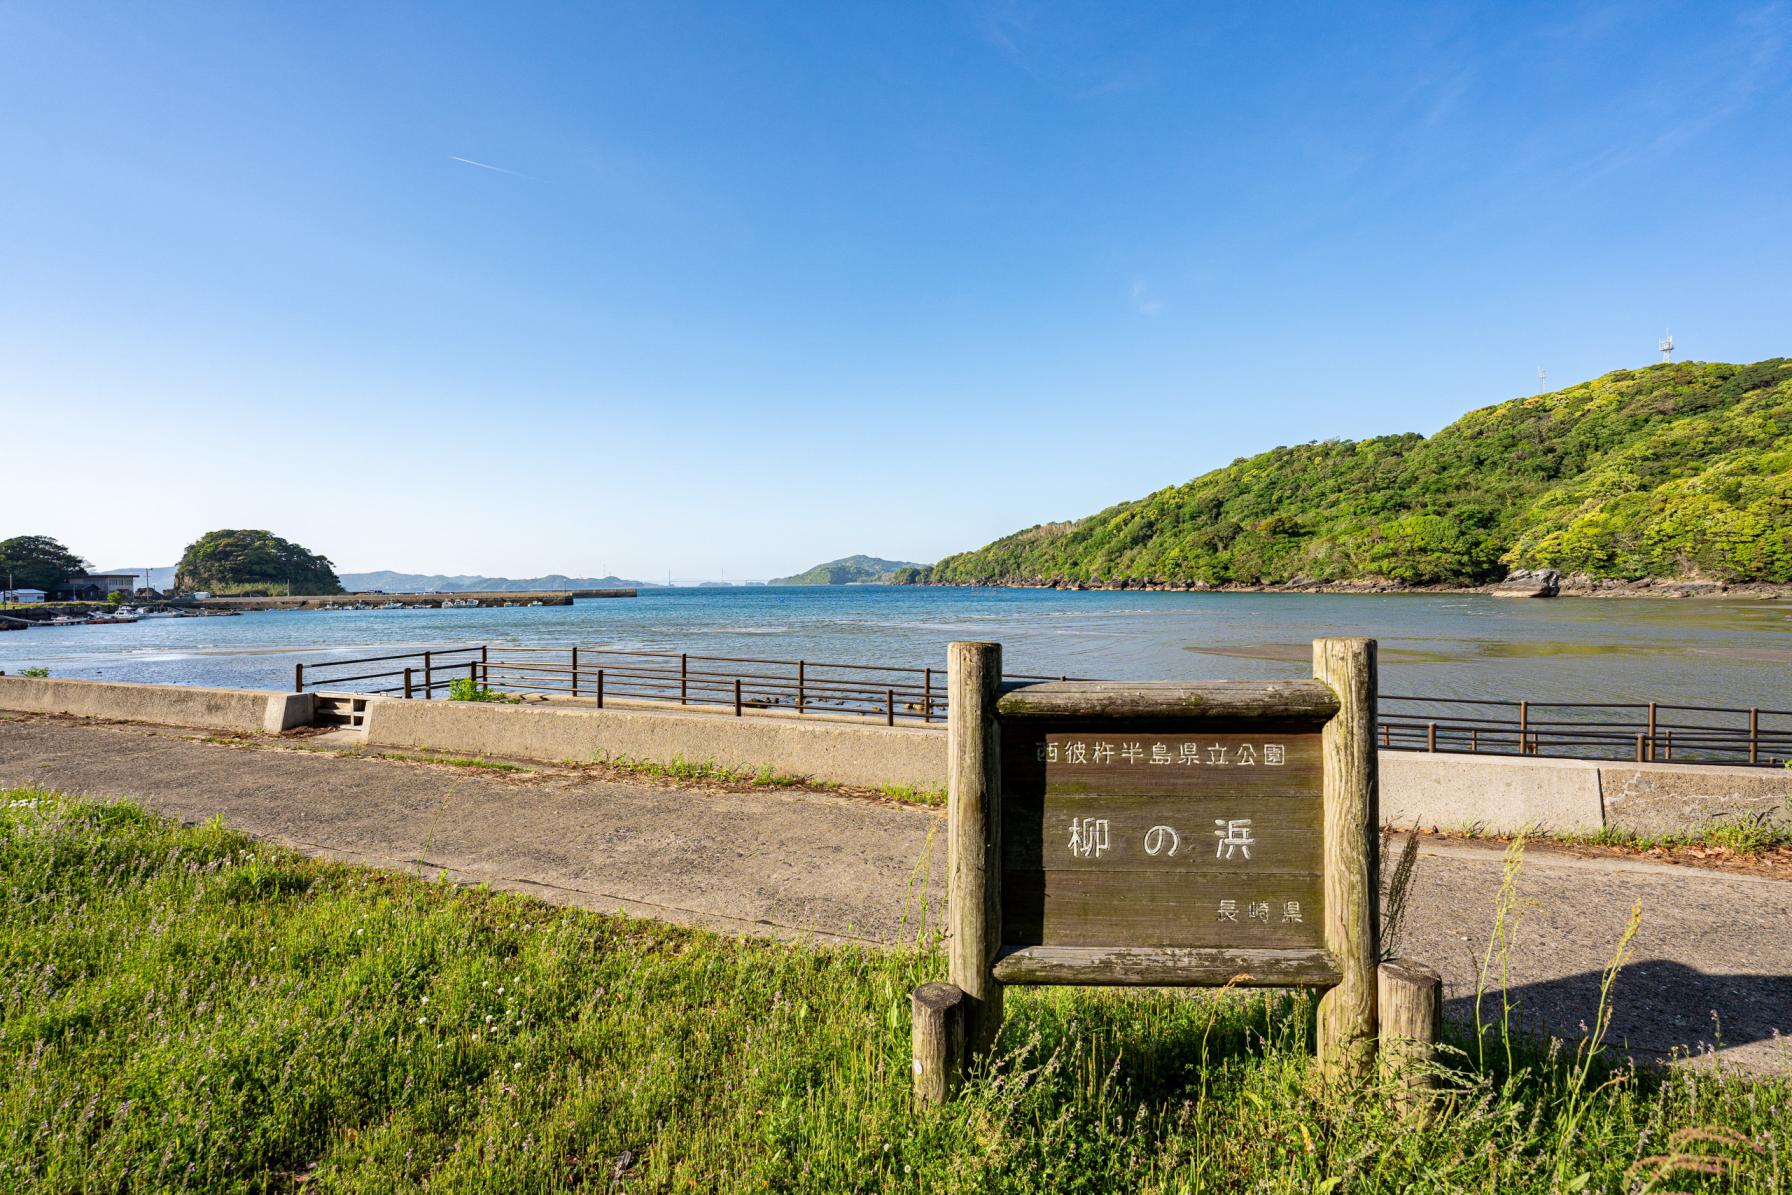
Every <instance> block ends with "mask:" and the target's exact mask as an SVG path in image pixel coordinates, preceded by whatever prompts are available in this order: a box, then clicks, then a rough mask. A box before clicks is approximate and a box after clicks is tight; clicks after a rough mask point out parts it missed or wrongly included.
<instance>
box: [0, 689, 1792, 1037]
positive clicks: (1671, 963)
mask: <svg viewBox="0 0 1792 1195" xmlns="http://www.w3.org/2000/svg"><path fill="white" fill-rule="evenodd" d="M34 784H35V785H42V786H44V787H47V788H52V789H58V790H61V791H65V792H70V793H83V794H91V795H95V796H120V797H130V798H132V799H134V800H137V801H140V802H142V803H143V804H145V805H146V806H148V807H149V808H152V809H155V810H157V811H159V812H161V813H163V814H166V815H168V816H171V817H176V818H179V819H181V820H183V821H188V822H196V821H202V820H204V819H207V818H210V817H212V816H214V815H219V816H221V817H222V818H223V819H224V821H225V822H226V823H228V824H230V825H232V826H234V827H236V828H238V829H241V830H244V831H246V832H248V833H250V834H254V835H257V836H260V837H263V838H266V839H269V840H271V841H275V842H280V843H283V844H285V845H288V846H291V847H294V848H296V849H298V850H302V851H305V852H307V853H310V854H313V855H317V856H320V857H327V858H332V859H340V860H343V861H347V862H354V863H363V864H370V865H373V866H378V867H387V868H393V869H398V870H404V871H412V872H416V873H420V874H424V875H429V876H434V875H437V874H439V873H445V874H447V875H448V876H449V877H451V878H452V879H455V880H457V881H461V882H470V883H481V882H483V883H488V884H491V885H492V886H493V887H501V888H508V889H515V890H518V891H524V892H529V893H532V894H534V895H537V896H540V897H543V898H544V899H547V900H553V901H558V902H561V903H567V904H575V905H580V906H584V907H587V908H592V909H599V910H604V911H615V910H619V911H622V912H627V913H631V914H635V915H639V916H651V917H659V918H664V919H668V920H674V921H679V922H683V923H687V924H693V925H698V926H703V927H707V928H711V929H718V930H722V931H726V932H734V933H755V934H776V935H779V936H806V937H810V938H813V939H815V940H817V941H822V942H830V941H863V942H874V943H892V942H897V941H912V940H913V939H914V938H915V936H916V935H917V933H918V932H920V931H921V929H922V928H923V926H926V925H932V924H937V922H938V913H939V909H940V907H941V898H940V893H941V888H942V885H943V881H944V876H945V840H944V833H943V830H944V826H943V818H942V813H941V811H939V810H935V809H925V808H917V807H913V806H905V805H900V804H896V803H894V802H890V801H884V800H876V799H871V798H869V797H866V796H859V795H838V794H829V793H815V792H805V791H791V790H760V789H755V788H751V787H746V786H741V785H733V786H724V785H707V784H699V785H692V786H681V785H677V784H673V783H668V782H665V781H648V780H640V779H634V778H619V777H618V776H617V775H616V774H614V773H611V774H608V775H605V776H594V775H591V774H589V773H583V772H578V771H569V770H564V769H541V770H538V771H524V772H495V771H490V770H486V769H477V768H457V767H451V766H447V765H441V764H433V763H417V762H405V761H396V760H389V759H378V758H354V757H349V756H344V755H339V754H335V753H332V752H327V751H321V750H315V749H312V750H305V749H295V748H281V747H270V746H269V745H267V744H266V743H265V742H262V743H257V744H247V745H231V744H228V743H221V742H208V741H203V740H202V739H201V737H200V736H197V735H194V734H191V733H188V732H175V731H166V730H151V729H149V728H144V727H131V726H122V725H115V724H92V723H81V722H75V721H69V720H62V719H50V718H33V717H18V716H13V717H10V718H8V719H7V720H4V721H0V786H6V787H15V786H21V785H34ZM1501 876H1502V846H1501V845H1500V844H1480V843H1474V842H1464V841H1460V840H1450V841H1440V840H1428V841H1425V842H1424V843H1423V844H1422V845H1421V848H1420V858H1419V861H1418V865H1417V870H1416V878H1415V882H1414V887H1413V892H1412V898H1411V901H1410V904H1409V911H1408V913H1407V923H1406V929H1405V932H1404V934H1403V937H1402V939H1401V942H1400V951H1401V953H1403V954H1406V955H1408V956H1410V957H1413V958H1417V959H1420V960H1422V961H1424V962H1427V963H1429V964H1431V965H1432V966H1435V967H1437V968H1438V970H1439V971H1441V972H1442V973H1443V975H1444V977H1445V984H1446V997H1447V999H1448V1004H1447V1006H1446V1015H1448V1016H1449V1017H1450V1018H1451V1019H1453V1020H1456V1021H1459V1022H1470V1023H1472V1021H1473V1019H1474V1003H1475V1002H1474V993H1475V988H1476V974H1477V970H1478V967H1479V964H1480V961H1481V959H1482V957H1483V953H1484V951H1485V949H1486V946H1487V941H1488V935H1489V931H1490V929H1491V927H1492V923H1493V910H1494V902H1495V895H1496V893H1497V892H1498V890H1499V887H1500V881H1501ZM1519 895H1520V897H1521V904H1520V907H1519V908H1520V916H1519V918H1518V922H1517V929H1516V932H1515V935H1514V945H1513V949H1512V952H1511V956H1510V980H1509V989H1508V990H1509V992H1510V994H1511V996H1512V997H1513V998H1514V999H1515V1000H1516V1001H1517V1013H1516V1016H1517V1019H1518V1020H1519V1021H1520V1022H1521V1023H1522V1024H1524V1025H1526V1026H1527V1027H1529V1028H1532V1029H1534V1030H1541V1031H1545V1032H1550V1033H1554V1034H1556V1035H1557V1036H1561V1037H1564V1038H1566V1039H1568V1040H1569V1041H1570V1042H1573V1041H1576V1040H1578V1039H1579V1037H1580V1036H1581V1033H1582V1026H1583V1025H1584V1024H1590V1023H1591V1022H1592V1021H1593V1019H1594V1016H1595V1013H1596V1009H1597V1004H1598V991H1599V981H1600V973H1601V970H1602V968H1603V967H1604V966H1605V965H1606V963H1607V962H1608V961H1609V960H1610V958H1611V956H1612V954H1613V951H1614V950H1615V949H1616V947H1617V944H1618V941H1619V939H1620V937H1621V935H1622V933H1623V931H1624V926H1625V923H1626V921H1627V919H1628V917H1629V915H1630V911H1631V908H1632V905H1633V904H1637V903H1640V905H1641V908H1642V927H1641V930H1640V932H1639V933H1638V935H1637V938H1636V944H1635V956H1634V958H1633V959H1632V961H1631V962H1630V963H1629V965H1628V966H1627V967H1626V968H1625V970H1624V972H1623V974H1622V976H1621V978H1620V979H1619V981H1618V986H1617V998H1616V1015H1615V1017H1614V1020H1613V1024H1612V1029H1611V1035H1610V1038H1611V1040H1612V1041H1613V1042H1615V1043H1618V1044H1621V1045H1625V1046H1627V1047H1628V1048H1629V1049H1631V1050H1633V1051H1635V1052H1636V1053H1638V1054H1639V1055H1642V1056H1648V1057H1665V1056H1667V1055H1669V1054H1670V1053H1672V1052H1674V1051H1692V1052H1695V1053H1698V1054H1709V1055H1710V1056H1712V1057H1715V1059H1716V1061H1718V1062H1719V1063H1720V1064H1722V1065H1727V1066H1734V1067H1737V1068H1739V1069H1746V1070H1752V1071H1769V1070H1777V1071H1788V1070H1792V1054H1789V1053H1788V1049H1787V1047H1786V1046H1785V1045H1784V1044H1783V1043H1782V1041H1781V1039H1780V1034H1781V1032H1782V1031H1788V1032H1792V934H1788V933H1787V930H1788V928H1792V882H1788V881H1786V880H1783V879H1779V878H1775V876H1774V875H1773V874H1765V875H1760V874H1746V873H1742V872H1738V871H1735V870H1729V871H1725V870H1713V869H1706V868H1700V867H1689V866H1681V865H1675V864H1671V863H1664V862H1660V861H1657V860H1653V859H1649V858H1646V857H1645V858H1631V857H1623V856H1620V855H1615V854H1609V853H1589V852H1585V851H1578V852H1577V851H1571V850H1556V849H1550V848H1547V847H1542V846H1537V845H1533V846H1532V847H1531V848H1530V849H1529V850H1528V852H1527V855H1526V858H1525V861H1524V864H1523V870H1522V872H1521V877H1520V883H1519ZM1496 965H1497V964H1496ZM1483 1007H1484V1012H1485V1015H1486V1016H1487V1017H1489V1018H1491V1019H1494V1020H1497V1019H1498V1018H1499V1016H1500V1011H1499V990H1498V978H1497V975H1496V976H1495V977H1494V978H1493V980H1492V986H1491V988H1490V995H1489V997H1488V999H1487V1001H1486V1002H1485V1003H1484V1006H1483ZM1713 1051H1714V1053H1712V1052H1713Z"/></svg>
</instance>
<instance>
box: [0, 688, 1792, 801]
mask: <svg viewBox="0 0 1792 1195" xmlns="http://www.w3.org/2000/svg"><path fill="white" fill-rule="evenodd" d="M366 705H367V712H366V721H365V736H366V737H365V743H366V745H367V746H369V747H372V748H386V749H399V750H436V751H444V752H450V753H454V754H462V755H486V756H495V757H499V758H511V759H526V760H538V761H541V762H544V763H559V762H561V761H565V760H576V761H579V762H589V761H593V760H612V761H614V760H635V761H643V762H653V763H660V764H669V763H672V762H673V761H674V760H675V759H683V760H685V761H687V762H690V763H713V764H715V765H718V766H721V767H726V768H731V769H738V770H743V771H758V770H760V769H761V768H769V769H771V770H772V771H774V772H778V773H783V774H788V775H796V776H804V777H808V778H810V779H814V780H819V781H825V782H828V783H832V784H847V785H854V786H860V787H866V788H875V787H879V786H883V785H903V786H907V787H912V788H917V789H923V790H938V789H943V788H944V787H945V784H946V735H945V731H944V728H943V727H939V726H933V727H925V726H895V727H889V726H880V725H859V724H855V723H851V722H842V721H821V720H816V721H799V720H796V719H794V718H788V717H770V716H760V715H755V714H749V715H748V716H746V717H741V718H737V717H734V716H732V715H731V714H727V713H723V712H717V711H698V710H684V709H677V708H667V709H660V708H643V707H642V706H640V705H637V706H634V707H632V708H626V709H624V708H610V709H604V710H599V709H593V708H590V707H575V708H565V707H559V708H556V707H555V706H552V705H548V704H529V705H500V704H495V703H494V704H483V703H473V702H458V701H403V700H397V699H392V698H373V699H371V700H369V701H368V702H367V703H366ZM0 710H16V711H22V712H30V713H44V714H69V715H75V716H79V717H91V718H105V719H110V720H117V721H127V722H148V723H157V724H161V725H165V726H183V727H191V728H195V729H200V730H216V731H227V732H233V733H239V734H258V733H268V734H278V733H280V732H282V731H285V730H290V729H293V728H295V727H300V726H309V725H311V724H312V721H313V718H314V716H315V699H314V697H313V695H312V694H310V693H270V692H255V691H248V690H242V689H199V688H191V687H188V686H185V685H138V684H121V683H113V682H106V681H80V680H60V679H36V678H27V677H13V676H0ZM1380 758H1381V815H1382V820H1383V821H1384V822H1385V823H1387V824H1389V825H1394V826H1401V827H1405V826H1411V825H1420V826H1426V827H1431V826H1436V827H1438V828H1440V829H1445V830H1459V829H1476V830H1480V831H1483V832H1486V833H1495V834H1509V833H1513V832H1516V831H1519V830H1539V831H1545V832H1553V833H1587V832H1591V831H1595V830H1599V829H1601V828H1607V827H1609V828H1612V829H1619V830H1626V831H1631V832H1635V833H1639V834H1672V833H1685V832H1688V831H1692V830H1696V829H1697V828H1699V827H1700V826H1703V825H1706V824H1708V823H1710V822H1712V821H1714V820H1717V819H1720V818H1734V817H1739V816H1754V815H1759V816H1765V817H1768V818H1771V819H1773V820H1776V821H1792V771H1789V770H1787V769H1783V768H1776V769H1769V768H1728V767H1705V766H1694V765H1689V764H1633V763H1608V762H1597V761H1590V760H1575V759H1521V758H1514V757H1510V756H1494V755H1451V754H1444V753H1439V754H1435V755H1433V754H1426V753H1423V752H1412V751H1383V752H1381V757H1380Z"/></svg>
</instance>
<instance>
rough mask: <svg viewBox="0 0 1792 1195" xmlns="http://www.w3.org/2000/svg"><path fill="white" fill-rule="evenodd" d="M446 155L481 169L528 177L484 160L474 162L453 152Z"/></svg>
mask: <svg viewBox="0 0 1792 1195" xmlns="http://www.w3.org/2000/svg"><path fill="white" fill-rule="evenodd" d="M448 157H449V158H450V159H452V160H453V161H456V162H465V163H466V164H467V165H469V166H477V167H479V169H481V170H495V171H497V172H498V173H499V174H508V175H511V176H513V177H515V178H527V177H528V176H527V175H522V174H517V172H516V171H514V170H506V169H504V167H502V166H492V165H490V164H488V163H485V162H475V161H474V160H473V159H472V158H463V157H459V156H457V155H455V154H449V155H448Z"/></svg>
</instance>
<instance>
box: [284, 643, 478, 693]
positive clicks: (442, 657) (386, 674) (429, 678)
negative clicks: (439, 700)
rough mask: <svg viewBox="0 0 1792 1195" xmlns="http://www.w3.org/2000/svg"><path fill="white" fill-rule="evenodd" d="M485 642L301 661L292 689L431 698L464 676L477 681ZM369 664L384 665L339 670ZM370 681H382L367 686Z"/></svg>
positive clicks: (295, 670)
mask: <svg viewBox="0 0 1792 1195" xmlns="http://www.w3.org/2000/svg"><path fill="white" fill-rule="evenodd" d="M486 653H487V648H486V645H485V644H483V643H482V644H478V645H476V646H473V647H431V648H426V649H424V650H422V651H407V652H400V653H398V654H396V655H389V656H362V657H360V658H358V659H353V660H324V661H320V662H318V663H313V664H306V663H303V662H300V663H297V664H294V665H293V666H292V691H293V692H295V693H303V692H304V691H305V690H306V689H312V690H317V689H342V690H345V691H348V692H354V693H383V694H386V695H388V696H392V697H422V698H424V699H428V698H431V697H434V696H435V694H436V691H437V690H446V689H447V688H449V686H451V685H453V684H454V682H455V681H457V680H460V679H461V678H463V677H465V678H468V679H469V680H471V681H472V682H473V683H474V684H475V685H477V684H478V683H479V673H478V669H479V666H480V665H481V664H483V663H484V662H485V659H486ZM369 664H385V665H387V667H385V668H380V669H378V670H376V671H373V672H358V673H350V674H348V675H346V676H345V675H342V674H341V671H340V670H341V669H344V668H362V667H365V666H367V665H369ZM370 681H379V682H383V683H381V684H375V685H370V684H369V683H368V682H370Z"/></svg>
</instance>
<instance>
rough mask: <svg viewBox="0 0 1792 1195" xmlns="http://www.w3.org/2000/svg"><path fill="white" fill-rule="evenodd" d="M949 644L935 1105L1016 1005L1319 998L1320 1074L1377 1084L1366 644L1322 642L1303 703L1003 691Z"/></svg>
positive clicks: (924, 1072) (922, 1001) (981, 664)
mask: <svg viewBox="0 0 1792 1195" xmlns="http://www.w3.org/2000/svg"><path fill="white" fill-rule="evenodd" d="M1001 671H1002V654H1001V646H1000V645H999V644H995V643H954V644H952V645H951V655H950V672H949V684H950V693H951V704H950V715H949V728H948V742H949V759H950V763H949V775H948V819H949V830H948V835H949V837H948V862H947V902H948V908H947V918H948V934H949V936H948V944H947V949H948V971H949V980H950V982H949V983H946V984H928V985H926V986H925V987H923V988H921V989H920V990H918V991H917V992H916V993H915V998H914V1023H915V1055H914V1069H915V1091H916V1094H917V1095H918V1096H919V1097H920V1098H922V1099H923V1100H926V1101H930V1102H938V1101H939V1100H943V1099H945V1098H947V1097H948V1096H949V1095H950V1093H951V1092H952V1090H953V1089H954V1088H955V1087H956V1085H957V1083H958V1081H959V1079H960V1077H961V1074H962V1070H963V1067H964V1065H965V1064H966V1063H967V1062H968V1061H970V1060H971V1059H974V1058H976V1057H977V1056H979V1055H981V1054H982V1053H984V1052H985V1051H987V1050H988V1049H989V1048H990V1047H991V1046H992V1045H993V1044H994V1042H995V1039H996V1035H997V1033H998V1032H999V1031H1000V1029H1001V1024H1002V989H1003V987H1004V986H1005V985H1008V984H1085V985H1143V986H1195V987H1222V986H1228V985H1231V986H1255V987H1305V988H1314V989H1319V990H1321V991H1323V993H1324V994H1323V995H1322V996H1321V997H1320V1001H1319V1012H1318V1024H1319V1031H1318V1054H1319V1061H1320V1064H1321V1066H1322V1067H1323V1068H1324V1069H1325V1071H1326V1072H1327V1073H1328V1074H1329V1075H1331V1076H1333V1077H1335V1078H1338V1079H1340V1080H1346V1081H1355V1080H1360V1079H1363V1078H1366V1077H1367V1076H1368V1075H1369V1073H1370V1072H1371V1069H1372V1067H1373V1066H1374V1063H1375V1056H1376V1045H1377V1037H1378V1032H1379V1029H1380V1027H1379V1025H1378V1020H1377V996H1376V991H1377V974H1376V971H1377V957H1378V941H1379V925H1378V919H1379V887H1378V882H1377V875H1376V867H1377V858H1378V856H1379V850H1378V846H1379V833H1380V819H1379V817H1378V814H1377V799H1376V763H1375V741H1374V727H1375V644H1374V642H1373V641H1372V640H1367V639H1320V640H1317V641H1315V642H1314V644H1313V678H1312V679H1311V680H1295V681H1208V682H1173V683H1139V682H1106V681H1103V682H1046V683H1041V684H1012V685H1003V684H1002V682H1001Z"/></svg>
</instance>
